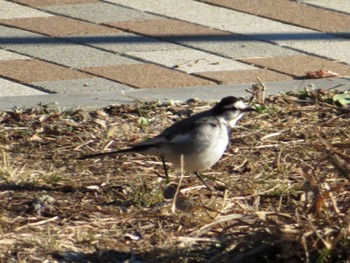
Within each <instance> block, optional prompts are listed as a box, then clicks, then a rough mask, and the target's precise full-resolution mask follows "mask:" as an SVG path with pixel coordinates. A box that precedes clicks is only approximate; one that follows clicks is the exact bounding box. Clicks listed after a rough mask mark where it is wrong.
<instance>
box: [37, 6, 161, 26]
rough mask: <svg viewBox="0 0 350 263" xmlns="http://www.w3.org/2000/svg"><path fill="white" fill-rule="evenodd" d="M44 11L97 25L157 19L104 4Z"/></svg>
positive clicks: (135, 11) (61, 7) (63, 7)
mask: <svg viewBox="0 0 350 263" xmlns="http://www.w3.org/2000/svg"><path fill="white" fill-rule="evenodd" d="M42 10H47V11H50V12H53V13H55V14H62V15H65V16H69V17H73V18H79V19H82V20H86V21H90V22H95V23H103V22H108V21H130V20H146V19H153V18H156V17H157V16H154V15H151V14H148V13H144V12H140V11H137V10H133V9H130V8H127V7H122V6H118V5H113V4H110V3H102V2H98V3H82V4H75V5H73V4H69V5H55V6H49V7H42Z"/></svg>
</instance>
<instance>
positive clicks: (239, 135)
mask: <svg viewBox="0 0 350 263" xmlns="http://www.w3.org/2000/svg"><path fill="white" fill-rule="evenodd" d="M309 95H310V94H309ZM315 98H316V97H315V96H314V97H313V96H307V100H299V99H298V98H296V97H295V96H282V95H281V96H275V97H271V98H267V99H266V104H265V106H264V107H262V108H261V112H260V114H256V113H255V114H254V113H251V114H250V115H247V116H245V117H244V118H243V119H242V120H241V122H240V123H239V124H240V126H239V127H237V128H236V129H235V130H234V131H233V133H232V139H231V141H232V143H231V145H230V146H229V148H228V150H227V152H226V154H225V155H224V157H223V158H222V160H221V161H220V162H219V163H218V164H217V165H215V166H214V167H213V168H212V169H211V170H210V171H207V172H205V173H203V177H204V180H206V182H207V183H208V184H209V185H210V186H211V187H212V188H213V189H214V190H213V191H212V192H209V191H208V189H206V188H205V187H203V186H202V184H201V183H200V182H199V180H198V179H196V178H195V177H194V176H190V175H187V176H185V177H184V178H183V180H182V184H181V191H180V192H179V193H178V196H177V201H176V210H175V212H173V210H172V205H173V201H172V200H165V199H164V198H163V194H164V195H168V194H169V191H170V192H172V190H174V188H175V187H173V188H171V187H169V186H165V184H164V179H163V178H162V174H163V172H162V166H161V163H160V162H159V160H158V159H156V158H154V157H148V156H147V157H145V156H141V155H136V154H135V155H121V156H117V157H116V158H105V159H103V160H100V159H97V160H94V159H91V160H84V161H79V160H76V157H78V156H80V155H82V154H83V153H90V152H93V151H101V150H104V149H107V148H121V147H124V146H125V145H126V144H128V143H130V142H135V141H138V140H141V139H142V138H144V137H145V135H146V136H153V135H156V134H157V133H158V132H160V131H161V130H162V129H163V128H164V127H165V126H167V125H169V124H170V123H172V122H173V121H176V120H178V119H181V118H184V117H185V116H187V115H189V114H192V113H193V112H197V111H201V110H203V109H204V108H205V107H207V106H208V105H207V103H204V102H196V101H191V102H189V103H186V104H172V103H163V104H161V103H157V102H153V103H142V104H137V105H129V106H126V105H122V106H111V107H108V108H106V109H104V110H101V111H95V112H86V111H84V110H81V109H78V110H73V111H58V110H49V109H48V108H47V107H46V106H39V107H36V108H34V109H31V110H26V111H14V112H4V113H1V115H0V123H1V126H0V197H1V200H2V202H1V203H0V207H1V209H0V216H1V217H0V235H1V236H0V261H1V262H17V261H18V262H55V261H59V262H348V261H349V260H350V252H349V251H350V250H349V247H350V225H349V222H350V183H349V181H350V178H349V176H350V158H349V155H350V129H349V127H350V118H349V117H350V110H349V108H341V107H337V106H334V105H331V104H328V103H326V102H322V101H319V100H318V99H317V100H316V99H315ZM171 174H172V177H171V180H172V183H175V184H176V183H177V182H178V180H179V176H177V175H179V174H180V172H179V171H172V172H171ZM169 189H170V190H169ZM163 191H164V193H163Z"/></svg>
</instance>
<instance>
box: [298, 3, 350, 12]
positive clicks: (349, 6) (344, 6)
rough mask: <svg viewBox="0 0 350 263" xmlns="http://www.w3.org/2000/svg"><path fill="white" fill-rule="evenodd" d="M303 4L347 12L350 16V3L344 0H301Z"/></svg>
mask: <svg viewBox="0 0 350 263" xmlns="http://www.w3.org/2000/svg"><path fill="white" fill-rule="evenodd" d="M299 2H301V3H305V4H310V5H315V6H319V7H324V8H329V9H333V10H337V11H339V12H346V13H349V14H350V1H344V0H299Z"/></svg>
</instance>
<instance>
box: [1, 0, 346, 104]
mask: <svg viewBox="0 0 350 263" xmlns="http://www.w3.org/2000/svg"><path fill="white" fill-rule="evenodd" d="M320 69H323V70H325V71H331V72H334V73H337V74H338V75H339V77H337V78H329V79H317V80H315V79H309V80H300V77H301V76H303V75H304V74H305V73H306V72H309V71H317V70H320ZM348 76H350V1H348V0H299V1H291V0H249V1H247V0H235V1H232V0H198V1H195V0H176V1H174V0H105V1H97V0H13V1H5V0H0V109H9V108H12V107H13V106H19V107H30V106H34V105H36V104H37V103H40V102H42V103H51V102H52V103H53V102H57V105H60V106H65V107H75V106H78V105H82V106H85V107H88V108H91V107H92V108H94V107H102V106H106V105H109V104H113V103H123V102H132V101H134V100H135V98H138V99H156V98H159V99H165V98H168V99H180V100H184V99H188V98H190V97H199V98H203V99H219V98H221V97H222V96H225V95H228V94H232V95H240V96H242V95H243V96H244V95H246V93H245V89H246V88H248V87H250V86H251V84H252V83H254V82H255V81H256V77H259V78H260V79H261V80H262V81H263V82H264V83H265V85H266V86H267V89H268V93H276V92H280V91H284V90H292V89H301V88H303V87H305V86H306V85H308V84H310V83H312V84H314V85H315V86H316V87H318V88H330V87H334V86H336V85H342V88H343V89H350V79H349V78H347V77H348Z"/></svg>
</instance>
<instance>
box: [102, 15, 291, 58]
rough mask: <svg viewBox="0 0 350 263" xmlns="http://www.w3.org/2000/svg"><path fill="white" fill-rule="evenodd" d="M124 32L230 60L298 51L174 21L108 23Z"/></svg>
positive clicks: (283, 54)
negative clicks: (208, 52)
mask: <svg viewBox="0 0 350 263" xmlns="http://www.w3.org/2000/svg"><path fill="white" fill-rule="evenodd" d="M106 24H107V25H110V26H115V27H117V28H121V29H123V30H126V31H130V32H134V33H139V34H142V35H147V36H151V37H156V38H159V39H164V40H166V41H170V42H174V43H180V44H182V45H185V46H188V47H191V48H193V47H194V48H196V49H201V50H205V51H210V52H211V53H216V54H220V55H223V56H226V57H230V58H245V57H270V56H291V55H297V54H298V52H296V51H293V50H291V49H286V48H283V47H279V46H276V45H273V44H270V43H265V42H262V41H257V40H255V39H253V38H249V37H247V36H243V35H238V34H232V33H229V32H225V31H221V30H215V29H212V28H208V27H205V26H201V25H197V24H193V23H189V22H185V21H180V20H176V19H166V18H162V19H151V20H145V21H126V22H108V23H106Z"/></svg>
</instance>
